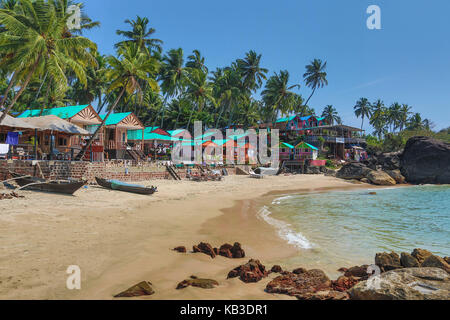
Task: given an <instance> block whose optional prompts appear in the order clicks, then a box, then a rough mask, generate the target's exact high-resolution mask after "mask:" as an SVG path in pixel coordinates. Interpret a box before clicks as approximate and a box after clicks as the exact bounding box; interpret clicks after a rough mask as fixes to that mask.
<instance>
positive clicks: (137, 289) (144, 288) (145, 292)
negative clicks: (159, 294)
mask: <svg viewBox="0 0 450 320" xmlns="http://www.w3.org/2000/svg"><path fill="white" fill-rule="evenodd" d="M154 293H155V291H154V290H153V288H152V284H151V283H150V282H148V281H142V282H141V283H138V284H137V285H135V286H132V287H131V288H129V289H127V290H125V291H124V292H122V293H119V294H117V295H115V296H114V298H132V297H142V296H151V295H152V294H154Z"/></svg>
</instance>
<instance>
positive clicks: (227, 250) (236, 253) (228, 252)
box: [217, 242, 245, 259]
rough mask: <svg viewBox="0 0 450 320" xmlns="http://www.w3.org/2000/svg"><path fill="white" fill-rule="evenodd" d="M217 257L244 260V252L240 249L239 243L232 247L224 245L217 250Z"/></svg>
mask: <svg viewBox="0 0 450 320" xmlns="http://www.w3.org/2000/svg"><path fill="white" fill-rule="evenodd" d="M217 252H218V255H220V256H222V257H225V258H229V259H242V258H245V251H244V250H243V249H242V246H241V244H240V243H238V242H236V243H235V244H234V245H231V244H224V245H222V246H221V247H220V248H219V249H218V250H217Z"/></svg>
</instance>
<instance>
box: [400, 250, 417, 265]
mask: <svg viewBox="0 0 450 320" xmlns="http://www.w3.org/2000/svg"><path fill="white" fill-rule="evenodd" d="M400 263H401V265H402V266H403V267H405V268H418V267H420V265H419V261H417V259H416V258H414V257H413V256H412V255H410V254H409V253H406V252H402V254H401V257H400Z"/></svg>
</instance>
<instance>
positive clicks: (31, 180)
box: [11, 173, 87, 195]
mask: <svg viewBox="0 0 450 320" xmlns="http://www.w3.org/2000/svg"><path fill="white" fill-rule="evenodd" d="M11 175H12V176H13V177H14V178H15V181H16V182H17V184H18V185H19V186H20V187H21V188H24V189H25V190H34V191H43V192H52V193H62V194H68V195H73V194H74V193H75V192H76V191H78V190H79V189H81V188H82V187H83V186H84V185H85V184H86V183H87V181H71V180H58V181H48V180H45V179H41V178H37V177H29V176H25V177H22V176H21V175H19V174H17V173H11Z"/></svg>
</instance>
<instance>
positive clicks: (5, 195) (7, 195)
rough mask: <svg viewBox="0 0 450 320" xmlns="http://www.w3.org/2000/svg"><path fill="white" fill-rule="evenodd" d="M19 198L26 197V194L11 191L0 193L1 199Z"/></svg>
mask: <svg viewBox="0 0 450 320" xmlns="http://www.w3.org/2000/svg"><path fill="white" fill-rule="evenodd" d="M15 198H16V199H18V198H24V196H21V195H19V194H17V193H16V192H11V193H0V200H11V199H15Z"/></svg>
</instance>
